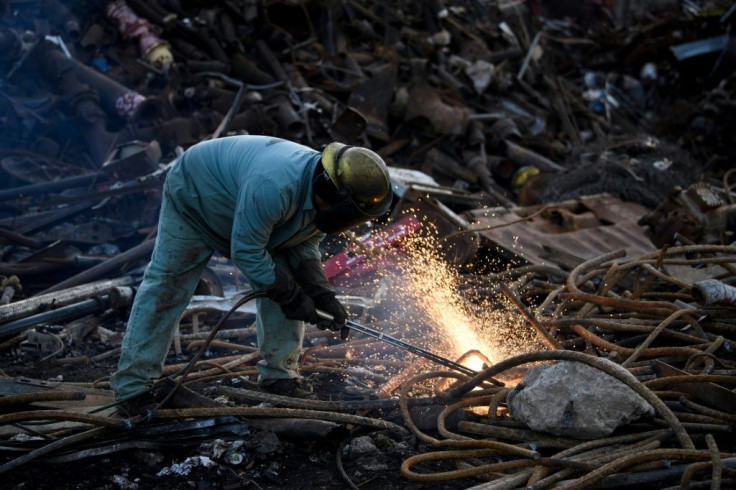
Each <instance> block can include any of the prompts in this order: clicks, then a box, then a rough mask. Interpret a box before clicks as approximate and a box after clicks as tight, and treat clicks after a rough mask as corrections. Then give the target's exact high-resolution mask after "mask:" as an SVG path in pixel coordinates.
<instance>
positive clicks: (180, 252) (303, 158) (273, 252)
mask: <svg viewBox="0 0 736 490" xmlns="http://www.w3.org/2000/svg"><path fill="white" fill-rule="evenodd" d="M391 200H392V191H391V182H390V179H389V176H388V169H387V168H386V164H385V163H384V161H383V160H382V159H381V157H380V156H378V155H377V154H376V153H374V152H373V151H371V150H369V149H367V148H362V147H355V146H349V145H345V144H342V143H337V142H334V143H330V144H329V145H327V147H326V148H325V149H324V151H322V152H321V153H320V152H318V151H315V150H313V149H311V148H308V147H306V146H303V145H300V144H297V143H294V142H290V141H286V140H283V139H279V138H274V137H269V136H231V137H226V138H220V139H215V140H209V141H204V142H201V143H198V144H196V145H194V146H192V147H191V148H189V149H188V150H187V151H185V152H184V153H183V154H182V155H181V156H180V157H179V159H178V161H177V162H176V163H175V164H174V165H173V166H172V168H171V170H170V172H169V175H168V176H167V178H166V182H165V183H164V187H163V198H162V203H161V211H160V216H159V222H158V234H157V237H156V244H155V246H154V249H153V254H152V256H151V262H150V264H149V265H148V267H147V268H146V271H145V274H144V276H143V282H142V283H141V285H140V287H139V288H138V292H137V294H136V297H135V301H134V302H133V307H132V310H131V313H130V318H129V321H128V328H127V330H126V332H125V337H124V339H123V343H122V350H121V353H120V361H119V363H118V370H117V372H115V374H113V376H112V378H111V386H112V388H113V390H114V392H115V396H116V399H117V400H119V401H121V403H120V404H119V407H118V408H119V409H120V410H119V411H120V412H122V413H123V415H125V416H132V415H137V414H140V413H145V409H148V408H150V406H151V405H153V404H154V403H155V400H153V399H152V398H155V396H154V395H152V393H153V392H154V391H155V390H150V388H151V387H152V386H153V381H154V380H155V379H156V378H158V377H160V376H161V374H162V370H163V365H164V360H165V357H166V354H167V353H168V350H169V346H170V344H171V340H172V336H173V333H174V329H175V327H176V324H177V321H178V319H179V316H180V315H181V313H182V312H183V311H184V308H185V307H186V306H187V304H188V303H189V300H190V299H191V296H192V294H193V293H194V290H195V288H196V286H197V283H198V280H199V276H200V274H201V272H202V270H203V269H204V268H205V266H206V265H207V262H208V261H209V259H210V257H211V255H212V254H213V252H214V251H217V252H219V253H220V254H222V255H223V256H225V257H230V258H231V259H232V261H233V263H234V264H235V265H236V266H237V267H238V268H239V269H240V271H242V273H243V274H244V276H245V277H246V279H247V280H248V282H249V283H250V285H251V287H252V288H253V290H255V291H259V292H264V293H265V297H263V298H259V299H258V300H257V304H256V305H257V314H256V332H257V340H258V348H259V351H260V354H261V356H262V359H261V360H260V361H259V362H258V364H257V369H258V385H259V386H260V387H261V388H262V389H263V390H265V391H268V392H271V393H275V394H279V395H285V396H292V397H301V398H305V397H314V395H313V394H312V388H311V386H310V385H309V383H307V382H306V381H305V380H304V379H303V378H301V377H300V376H299V373H298V365H297V361H298V357H299V353H300V350H301V347H302V342H303V339H304V322H309V323H312V324H316V325H317V326H318V327H319V328H322V329H325V328H328V329H331V330H335V331H341V332H342V334H343V335H342V336H343V338H346V336H347V335H346V334H347V331H348V329H347V327H346V326H345V321H346V313H345V309H344V307H343V306H342V305H341V304H340V302H339V301H338V300H337V299H336V297H335V292H334V290H333V289H332V287H331V286H330V283H329V281H328V279H327V277H326V275H325V271H324V268H323V267H322V262H321V254H320V250H319V243H320V241H321V240H322V239H323V238H324V237H325V235H326V234H327V233H338V232H341V231H344V230H346V229H348V228H350V227H353V226H355V225H357V224H360V223H363V222H366V221H368V220H370V219H372V218H376V217H379V216H381V215H383V214H384V213H386V212H387V211H388V209H389V207H390V205H391ZM316 309H321V310H323V311H325V312H327V313H329V314H331V315H332V316H333V317H334V321H325V320H321V319H320V317H318V315H317V312H316ZM136 393H142V395H141V396H136V395H135V394H136Z"/></svg>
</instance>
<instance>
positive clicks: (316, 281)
mask: <svg viewBox="0 0 736 490" xmlns="http://www.w3.org/2000/svg"><path fill="white" fill-rule="evenodd" d="M294 278H295V279H296V281H297V282H298V283H299V285H300V286H301V287H302V289H303V290H304V291H305V292H306V294H307V295H308V296H309V297H310V298H312V301H314V305H315V306H316V307H317V309H320V310H322V311H324V312H325V313H329V314H330V315H332V317H333V319H332V320H325V319H320V320H319V321H318V322H317V323H316V325H317V328H319V329H320V330H325V329H329V330H333V331H335V332H337V331H338V330H339V331H340V338H341V339H343V340H345V339H347V338H348V335H350V329H349V328H348V327H346V326H345V322H346V321H347V318H348V315H347V312H346V311H345V308H344V307H343V306H342V304H341V303H340V302H339V301H338V300H337V298H336V297H335V291H334V290H333V289H332V287H331V286H330V281H329V280H328V279H327V276H326V275H325V270H324V268H323V267H322V262H320V261H319V260H317V259H306V260H303V261H301V262H300V263H299V265H298V266H297V268H296V270H295V271H294Z"/></svg>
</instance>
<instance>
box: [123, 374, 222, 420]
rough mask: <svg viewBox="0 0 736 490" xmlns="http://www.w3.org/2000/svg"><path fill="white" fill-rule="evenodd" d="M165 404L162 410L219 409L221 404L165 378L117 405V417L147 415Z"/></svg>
mask: <svg viewBox="0 0 736 490" xmlns="http://www.w3.org/2000/svg"><path fill="white" fill-rule="evenodd" d="M174 389H176V391H175V392H174V394H173V395H171V396H169V393H171V391H172V390H174ZM164 400H166V403H165V404H164V405H163V407H162V408H206V407H221V406H222V404H220V403H217V402H216V401H214V400H212V399H210V398H207V397H206V396H203V395H200V394H199V393H197V392H196V391H193V390H191V389H189V388H187V387H186V386H177V383H176V382H175V381H174V380H172V379H170V378H165V379H163V380H161V381H160V382H159V383H158V384H156V386H155V387H154V388H153V389H152V390H150V391H147V392H145V393H143V394H141V395H139V396H136V397H135V398H131V399H130V400H126V401H124V402H121V403H120V404H119V405H118V416H121V417H125V418H131V417H135V416H136V415H143V416H145V415H147V414H148V411H149V410H153V409H154V408H156V407H158V406H159V405H160V404H161V402H162V401H164Z"/></svg>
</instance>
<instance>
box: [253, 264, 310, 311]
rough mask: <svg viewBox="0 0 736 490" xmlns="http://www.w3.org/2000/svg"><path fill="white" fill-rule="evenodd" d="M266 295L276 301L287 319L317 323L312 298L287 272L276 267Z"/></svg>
mask: <svg viewBox="0 0 736 490" xmlns="http://www.w3.org/2000/svg"><path fill="white" fill-rule="evenodd" d="M266 296H267V297H268V298H269V299H271V300H273V301H275V302H276V303H278V305H279V306H280V307H281V311H283V312H284V316H285V317H286V318H288V319H289V320H302V321H305V322H309V323H317V322H318V321H319V315H317V309H316V308H315V306H314V302H313V301H312V299H311V298H310V297H309V296H307V295H306V293H305V292H304V290H303V289H302V288H300V287H299V285H298V284H297V283H296V282H294V280H293V279H292V278H291V276H290V275H289V274H287V273H286V272H284V271H282V270H280V269H279V268H278V267H277V268H276V281H275V282H274V285H273V286H272V287H271V288H270V289H269V290H268V291H266Z"/></svg>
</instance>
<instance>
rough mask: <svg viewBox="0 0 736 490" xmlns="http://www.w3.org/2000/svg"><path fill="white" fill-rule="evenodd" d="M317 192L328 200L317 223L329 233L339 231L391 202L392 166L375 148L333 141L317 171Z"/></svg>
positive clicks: (379, 212)
mask: <svg viewBox="0 0 736 490" xmlns="http://www.w3.org/2000/svg"><path fill="white" fill-rule="evenodd" d="M313 184H314V185H313V188H314V194H315V195H317V196H319V198H320V199H322V201H324V202H325V203H326V206H324V209H318V210H317V216H316V217H315V220H314V223H315V225H316V226H317V228H319V229H320V230H321V231H323V232H325V233H338V232H340V231H345V230H347V229H348V228H350V227H352V226H355V225H357V224H360V223H363V222H365V221H368V220H370V219H371V218H377V217H378V216H381V215H382V214H384V213H385V212H386V211H388V209H389V207H390V206H391V200H392V198H393V193H392V191H391V179H390V178H389V175H388V168H386V164H385V163H384V161H383V159H382V158H381V157H379V156H378V155H377V154H376V153H375V152H373V151H371V150H369V149H367V148H362V147H358V146H350V145H345V144H343V143H337V142H335V143H330V144H329V145H327V147H326V148H325V149H324V151H323V152H322V159H321V161H320V163H319V164H318V165H317V168H316V169H315V172H314V182H313Z"/></svg>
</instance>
